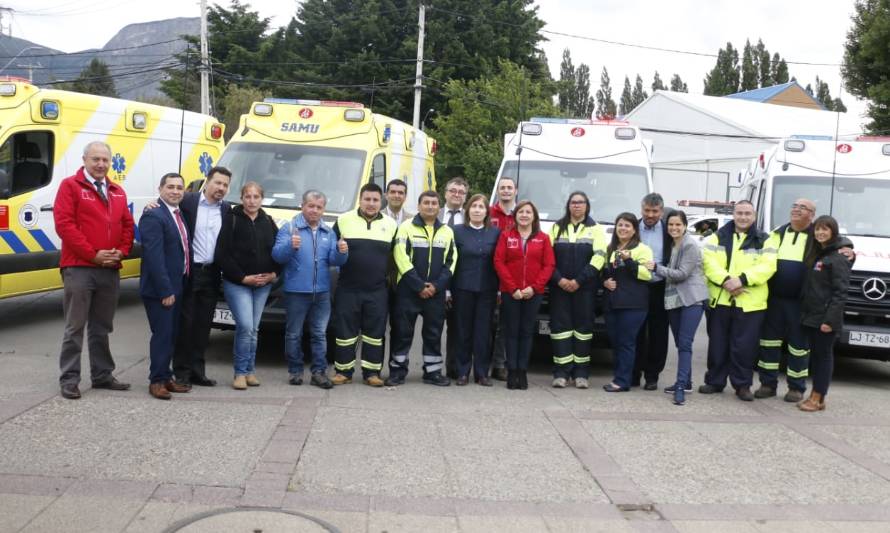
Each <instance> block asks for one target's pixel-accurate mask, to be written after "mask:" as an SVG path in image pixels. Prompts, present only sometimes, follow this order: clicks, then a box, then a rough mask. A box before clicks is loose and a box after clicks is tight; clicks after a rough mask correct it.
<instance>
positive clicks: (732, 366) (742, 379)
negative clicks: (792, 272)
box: [698, 200, 776, 402]
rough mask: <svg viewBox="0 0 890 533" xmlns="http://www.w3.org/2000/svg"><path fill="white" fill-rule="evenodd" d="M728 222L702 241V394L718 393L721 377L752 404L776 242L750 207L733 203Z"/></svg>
mask: <svg viewBox="0 0 890 533" xmlns="http://www.w3.org/2000/svg"><path fill="white" fill-rule="evenodd" d="M732 218H733V220H732V222H728V223H726V225H724V226H723V227H722V228H720V230H718V231H717V233H715V234H713V235H711V236H710V237H708V238H707V239H706V240H705V243H704V249H703V250H702V261H703V263H704V271H705V277H706V278H707V280H708V292H709V293H710V299H709V301H708V308H707V313H708V315H707V316H708V336H709V338H710V339H709V342H708V371H707V373H706V374H705V384H704V385H702V386H701V387H699V389H698V391H699V392H700V393H702V394H713V393H717V392H722V391H723V388H724V387H725V386H726V378H727V376H728V377H729V381H730V384H731V385H732V387H733V388H734V389H735V391H736V396H737V397H738V398H739V399H740V400H743V401H747V402H750V401H753V400H754V394H752V393H751V383H752V380H753V374H754V361H755V360H756V358H757V346H758V340H759V338H760V326H761V324H762V323H763V317H764V315H765V314H766V305H767V298H768V297H769V288H768V286H767V282H769V279H770V278H771V277H772V276H773V274H774V273H775V272H776V249H775V245H776V243H775V242H774V240H772V239H770V237H769V235H767V234H766V233H764V232H762V231H760V230H758V229H757V228H756V227H754V221H755V219H756V214H755V212H754V206H753V205H752V204H751V202H749V201H747V200H742V201H740V202H738V203H736V204H735V208H734V210H733V216H732Z"/></svg>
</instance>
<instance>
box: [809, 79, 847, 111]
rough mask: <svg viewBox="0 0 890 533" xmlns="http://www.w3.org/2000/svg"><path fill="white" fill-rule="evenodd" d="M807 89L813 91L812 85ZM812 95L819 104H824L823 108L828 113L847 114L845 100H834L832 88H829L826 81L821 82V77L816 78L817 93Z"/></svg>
mask: <svg viewBox="0 0 890 533" xmlns="http://www.w3.org/2000/svg"><path fill="white" fill-rule="evenodd" d="M807 89H809V90H810V91H813V89H812V87H810V85H807ZM808 92H809V91H808ZM810 94H811V96H812V97H813V98H815V99H816V100H818V101H819V103H820V104H822V106H823V107H824V108H825V109H827V110H828V111H838V112H840V113H845V112H846V111H847V106H845V105H844V102H843V100H841V99H840V98H832V97H831V88H829V86H828V84H827V83H825V80H820V79H819V76H816V88H815V93H810Z"/></svg>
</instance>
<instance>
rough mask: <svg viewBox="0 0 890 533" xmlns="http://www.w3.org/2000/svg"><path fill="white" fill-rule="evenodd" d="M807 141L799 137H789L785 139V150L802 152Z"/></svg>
mask: <svg viewBox="0 0 890 533" xmlns="http://www.w3.org/2000/svg"><path fill="white" fill-rule="evenodd" d="M806 146H807V143H805V142H804V141H802V140H800V139H789V140H787V141H785V151H786V152H803V149H804V148H806Z"/></svg>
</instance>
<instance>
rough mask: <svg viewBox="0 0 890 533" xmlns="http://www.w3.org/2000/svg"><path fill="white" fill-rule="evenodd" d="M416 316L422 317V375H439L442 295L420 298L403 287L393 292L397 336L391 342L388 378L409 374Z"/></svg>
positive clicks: (443, 295)
mask: <svg viewBox="0 0 890 533" xmlns="http://www.w3.org/2000/svg"><path fill="white" fill-rule="evenodd" d="M417 315H420V316H421V317H423V329H422V330H421V332H420V336H421V338H423V352H422V353H423V374H424V375H429V374H438V373H441V372H442V326H444V325H445V293H444V292H439V293H436V295H435V296H433V297H432V298H427V299H425V300H424V299H422V298H421V297H420V296H418V295H417V293H415V292H413V291H411V289H409V288H408V287H407V285H405V284H400V285H399V286H398V288H397V289H396V312H395V317H394V320H395V323H396V334H397V337H396V338H394V339H390V341H391V342H390V351H389V375H390V376H393V377H395V376H401V377H404V376H406V375H407V374H408V352H409V351H411V341H412V340H413V339H414V325H415V324H416V323H417Z"/></svg>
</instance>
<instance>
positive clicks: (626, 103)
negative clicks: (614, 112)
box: [618, 76, 634, 116]
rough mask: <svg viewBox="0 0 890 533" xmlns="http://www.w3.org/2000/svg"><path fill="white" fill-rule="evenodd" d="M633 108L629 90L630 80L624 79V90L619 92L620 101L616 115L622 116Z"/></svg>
mask: <svg viewBox="0 0 890 533" xmlns="http://www.w3.org/2000/svg"><path fill="white" fill-rule="evenodd" d="M633 108H634V101H633V94H632V93H631V88H630V79H629V78H628V77H627V76H625V77H624V90H622V91H621V100H619V101H618V114H619V115H620V116H624V115H626V114H628V113H630V111H631V109H633Z"/></svg>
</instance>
